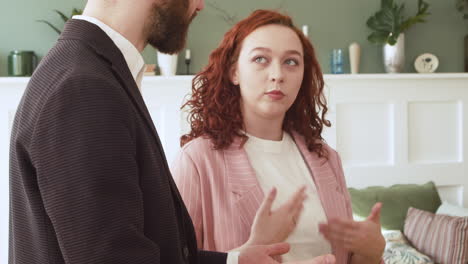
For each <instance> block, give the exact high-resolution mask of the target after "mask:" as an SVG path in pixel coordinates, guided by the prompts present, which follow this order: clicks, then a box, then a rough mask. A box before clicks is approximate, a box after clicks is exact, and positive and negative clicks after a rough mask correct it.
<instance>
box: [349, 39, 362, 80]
mask: <svg viewBox="0 0 468 264" xmlns="http://www.w3.org/2000/svg"><path fill="white" fill-rule="evenodd" d="M360 59H361V47H360V46H359V44H358V43H356V42H353V43H351V45H349V64H350V66H351V73H352V74H357V73H359V63H360Z"/></svg>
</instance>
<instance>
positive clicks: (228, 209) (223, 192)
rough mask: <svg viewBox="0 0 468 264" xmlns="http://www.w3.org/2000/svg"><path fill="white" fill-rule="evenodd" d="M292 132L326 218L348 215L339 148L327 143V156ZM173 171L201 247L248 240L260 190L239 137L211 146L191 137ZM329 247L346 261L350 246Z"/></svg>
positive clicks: (226, 245)
mask: <svg viewBox="0 0 468 264" xmlns="http://www.w3.org/2000/svg"><path fill="white" fill-rule="evenodd" d="M292 136H293V138H294V140H295V142H296V144H297V146H298V148H299V150H300V152H301V153H302V155H303V157H304V160H305V161H306V164H307V165H308V167H309V169H310V170H311V171H312V175H313V180H314V182H315V185H316V187H317V191H318V193H319V196H320V198H321V201H322V205H323V208H324V210H325V214H326V216H327V218H328V219H330V218H332V217H340V218H347V219H351V218H352V209H351V202H350V196H349V193H348V190H347V188H346V183H345V178H344V175H343V169H342V166H341V161H340V158H339V156H338V153H337V152H336V151H335V150H333V149H331V148H330V147H329V146H328V145H325V147H326V148H327V150H328V152H329V159H328V161H327V160H326V159H325V158H319V157H318V155H316V154H315V153H311V152H309V151H308V149H307V147H306V145H305V142H304V139H303V137H302V136H300V135H299V134H297V133H293V135H292ZM172 174H173V176H174V179H175V181H176V183H177V186H178V188H179V190H180V193H181V195H182V197H183V200H184V202H185V204H186V206H187V208H188V210H189V213H190V215H191V217H192V221H193V224H194V226H195V230H196V234H197V242H198V246H199V248H201V249H205V250H216V251H229V250H231V249H234V248H237V247H239V246H241V245H242V244H243V243H245V242H246V241H247V239H248V238H249V234H250V228H251V226H252V222H253V219H254V217H255V213H256V212H257V209H258V208H259V206H260V203H261V202H262V200H263V198H264V193H263V191H262V189H261V187H260V185H259V183H258V181H257V178H256V176H255V172H254V169H253V168H252V166H251V165H250V163H249V160H248V157H247V153H246V152H245V150H244V149H243V148H240V140H239V139H238V140H236V141H235V142H234V143H233V144H232V145H231V146H230V147H229V148H228V149H225V150H214V149H213V148H212V145H211V143H210V140H209V139H206V138H201V137H200V138H197V139H195V140H192V141H191V142H189V143H188V144H186V145H185V146H184V147H183V148H182V150H181V152H180V153H179V155H178V157H177V158H176V160H175V162H174V163H173V166H172ZM332 250H333V253H334V254H335V256H336V258H337V262H336V263H338V264H345V263H349V260H350V253H349V252H348V251H346V250H344V249H343V248H340V247H337V246H335V245H333V244H332Z"/></svg>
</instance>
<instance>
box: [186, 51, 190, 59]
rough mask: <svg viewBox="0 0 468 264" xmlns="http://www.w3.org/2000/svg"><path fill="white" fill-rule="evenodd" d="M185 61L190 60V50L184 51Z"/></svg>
mask: <svg viewBox="0 0 468 264" xmlns="http://www.w3.org/2000/svg"><path fill="white" fill-rule="evenodd" d="M185 59H186V60H190V50H189V49H186V50H185Z"/></svg>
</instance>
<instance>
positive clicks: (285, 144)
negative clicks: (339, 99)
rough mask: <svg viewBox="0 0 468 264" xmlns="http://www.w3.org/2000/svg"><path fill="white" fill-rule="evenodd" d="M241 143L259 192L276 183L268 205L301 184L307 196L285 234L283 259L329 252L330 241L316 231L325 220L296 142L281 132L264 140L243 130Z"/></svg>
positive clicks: (276, 204) (283, 198) (279, 202)
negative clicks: (244, 137) (287, 248)
mask: <svg viewBox="0 0 468 264" xmlns="http://www.w3.org/2000/svg"><path fill="white" fill-rule="evenodd" d="M247 136H248V137H249V140H247V142H246V143H245V145H244V148H245V150H246V152H247V156H248V158H249V161H250V163H251V165H252V167H253V169H254V171H255V173H256V176H257V179H258V181H259V184H260V186H261V187H262V190H263V192H264V193H265V195H266V194H268V192H269V191H270V190H271V188H273V187H276V188H277V190H278V192H277V196H276V199H275V201H274V203H273V206H272V209H273V210H275V208H278V207H279V206H280V205H282V204H284V203H285V202H286V201H287V200H289V199H290V198H291V196H292V195H293V194H294V192H296V191H297V190H298V189H299V188H300V187H301V186H304V185H306V186H307V189H306V194H307V197H308V198H307V199H306V200H305V201H304V209H303V211H302V213H301V216H300V218H299V219H298V222H297V226H296V229H295V230H294V231H293V233H291V235H290V236H289V237H288V238H287V240H286V242H288V243H290V244H291V250H290V252H289V253H287V254H285V255H283V258H282V260H283V261H297V260H304V259H309V258H312V257H316V256H320V255H324V254H329V253H331V251H332V250H331V245H330V243H329V242H328V241H327V240H326V239H325V238H323V236H322V235H321V234H320V233H319V231H318V224H319V223H320V222H326V216H325V212H324V210H323V207H322V204H321V201H320V197H319V196H318V193H317V190H316V187H315V184H314V181H313V179H312V175H311V172H310V170H309V169H308V168H307V165H306V163H305V161H304V159H303V158H302V155H301V153H300V152H299V149H298V148H297V146H296V143H295V142H294V140H293V139H292V138H291V136H290V135H289V134H288V133H286V132H284V133H283V139H282V140H281V141H271V140H264V139H260V138H257V137H254V136H252V135H249V134H247Z"/></svg>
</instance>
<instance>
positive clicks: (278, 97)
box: [266, 90, 284, 100]
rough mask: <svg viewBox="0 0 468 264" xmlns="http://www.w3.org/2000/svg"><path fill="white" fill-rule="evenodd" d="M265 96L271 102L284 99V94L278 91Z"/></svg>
mask: <svg viewBox="0 0 468 264" xmlns="http://www.w3.org/2000/svg"><path fill="white" fill-rule="evenodd" d="M266 95H268V96H269V97H270V98H271V99H273V100H281V99H283V97H284V93H283V92H281V91H278V90H275V91H271V92H267V93H266Z"/></svg>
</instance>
